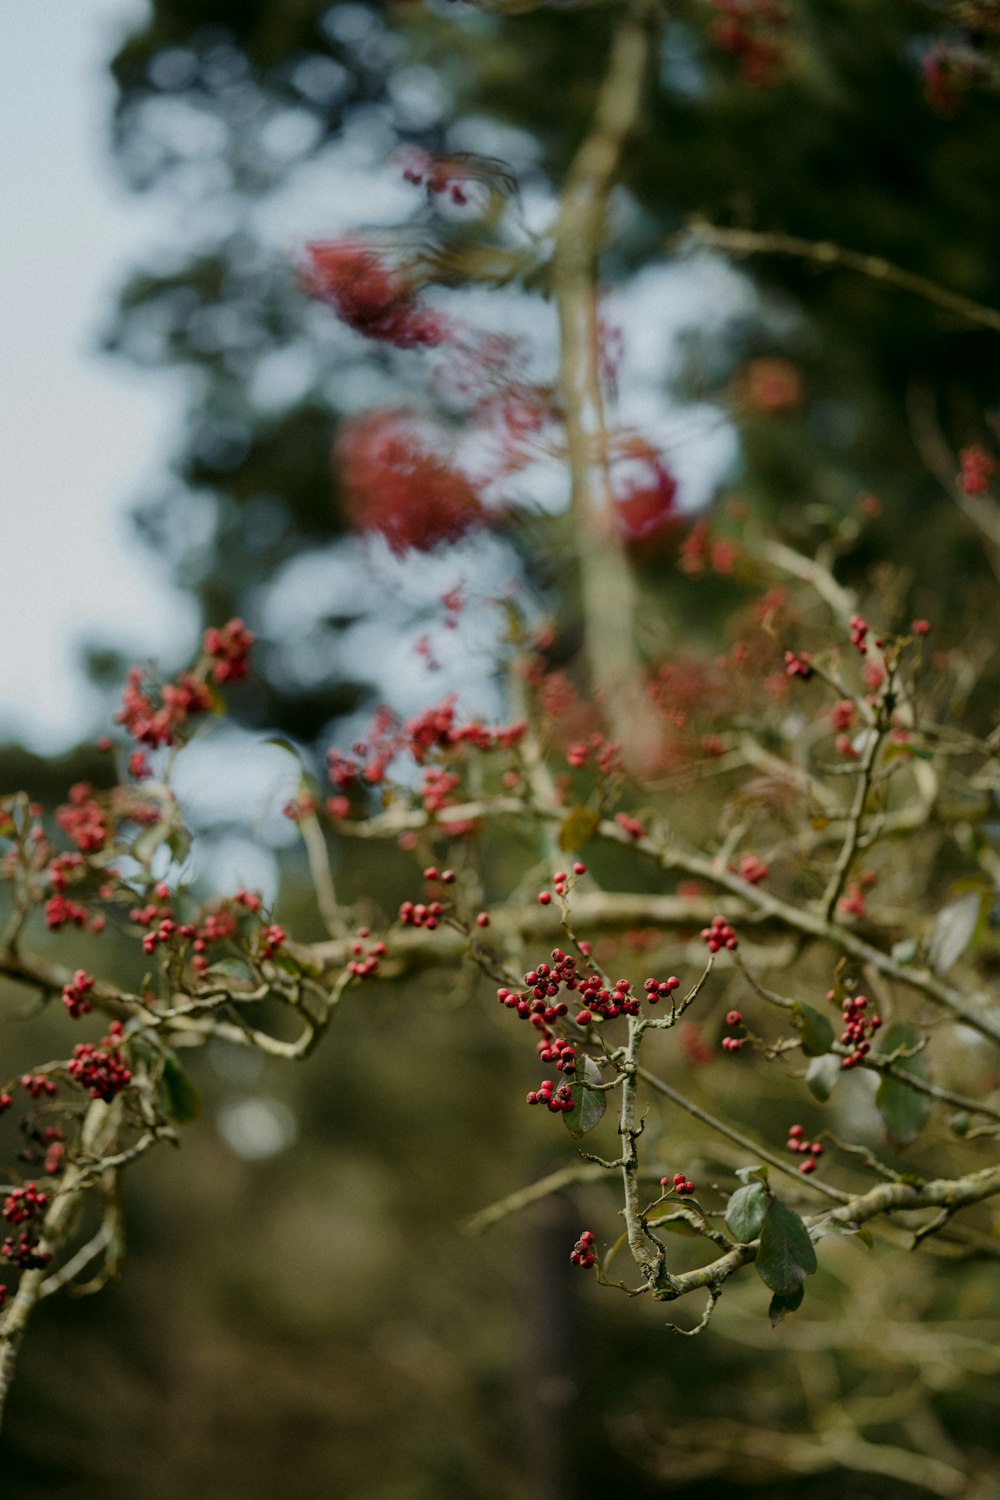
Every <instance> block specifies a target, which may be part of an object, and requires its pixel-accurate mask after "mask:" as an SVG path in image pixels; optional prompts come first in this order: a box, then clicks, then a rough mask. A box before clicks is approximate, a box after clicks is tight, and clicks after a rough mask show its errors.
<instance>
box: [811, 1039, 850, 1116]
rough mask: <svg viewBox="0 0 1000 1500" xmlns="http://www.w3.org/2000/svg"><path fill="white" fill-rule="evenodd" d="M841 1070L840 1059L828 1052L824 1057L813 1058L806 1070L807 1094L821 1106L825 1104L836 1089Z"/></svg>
mask: <svg viewBox="0 0 1000 1500" xmlns="http://www.w3.org/2000/svg"><path fill="white" fill-rule="evenodd" d="M842 1071H843V1070H842V1068H841V1065H840V1058H839V1057H837V1056H836V1055H835V1054H834V1053H832V1052H828V1053H827V1054H826V1056H825V1057H814V1058H812V1059H811V1061H810V1063H809V1066H808V1068H806V1084H807V1086H808V1088H809V1092H810V1093H811V1094H812V1095H813V1097H814V1098H815V1099H818V1100H819V1101H820V1103H821V1104H825V1103H826V1101H827V1100H828V1099H829V1097H830V1095H831V1094H832V1093H833V1090H834V1088H835V1087H836V1084H837V1080H838V1079H839V1078H840V1075H841V1072H842Z"/></svg>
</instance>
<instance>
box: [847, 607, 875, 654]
mask: <svg viewBox="0 0 1000 1500" xmlns="http://www.w3.org/2000/svg"><path fill="white" fill-rule="evenodd" d="M870 629H871V627H870V625H869V624H868V621H867V620H864V619H862V617H861V616H860V615H852V616H851V645H852V646H853V647H854V648H855V650H857V651H859V652H860V653H861V655H862V656H864V655H866V654H867V651H868V647H867V645H866V638H867V636H868V631H869V630H870Z"/></svg>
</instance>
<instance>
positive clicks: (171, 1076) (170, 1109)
mask: <svg viewBox="0 0 1000 1500" xmlns="http://www.w3.org/2000/svg"><path fill="white" fill-rule="evenodd" d="M160 1098H161V1100H162V1103H163V1108H164V1109H165V1110H166V1112H167V1114H168V1115H169V1116H170V1118H171V1119H172V1120H176V1121H177V1123H178V1125H190V1123H191V1121H192V1120H197V1118H198V1116H199V1115H200V1114H201V1110H202V1103H201V1095H200V1094H199V1092H198V1090H197V1089H196V1088H195V1086H194V1084H193V1083H192V1082H191V1079H190V1078H189V1077H188V1075H187V1074H186V1073H185V1071H184V1069H183V1068H182V1067H181V1065H180V1063H179V1062H178V1061H177V1057H176V1054H175V1053H173V1052H166V1053H165V1054H164V1057H163V1072H162V1074H161V1075H160Z"/></svg>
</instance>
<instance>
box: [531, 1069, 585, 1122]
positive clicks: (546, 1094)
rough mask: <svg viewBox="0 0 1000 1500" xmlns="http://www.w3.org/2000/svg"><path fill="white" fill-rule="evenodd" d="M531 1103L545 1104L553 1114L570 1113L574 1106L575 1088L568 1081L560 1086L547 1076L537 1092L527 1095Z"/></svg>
mask: <svg viewBox="0 0 1000 1500" xmlns="http://www.w3.org/2000/svg"><path fill="white" fill-rule="evenodd" d="M527 1100H528V1103H529V1104H544V1105H545V1106H546V1108H547V1109H549V1110H551V1112H552V1114H554V1115H557V1114H559V1113H562V1114H569V1112H570V1110H572V1109H573V1107H574V1103H575V1101H574V1099H573V1090H572V1089H571V1088H570V1086H569V1084H568V1083H561V1084H560V1085H559V1087H558V1088H556V1086H555V1084H554V1083H553V1082H552V1080H551V1078H545V1079H543V1080H542V1082H541V1083H540V1084H539V1086H538V1089H537V1092H534V1093H530V1094H528V1095H527Z"/></svg>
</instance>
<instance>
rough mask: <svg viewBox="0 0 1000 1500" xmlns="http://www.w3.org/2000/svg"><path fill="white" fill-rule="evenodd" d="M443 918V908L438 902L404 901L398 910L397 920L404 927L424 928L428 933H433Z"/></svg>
mask: <svg viewBox="0 0 1000 1500" xmlns="http://www.w3.org/2000/svg"><path fill="white" fill-rule="evenodd" d="M443 916H444V906H443V905H442V904H441V902H440V901H431V902H429V903H426V904H425V903H424V902H423V901H416V902H414V901H404V902H403V904H402V905H401V906H400V908H399V920H400V921H401V922H402V924H403V926H404V927H426V928H427V930H428V932H433V931H434V929H435V927H436V926H437V925H438V923H439V922H440V920H441V918H442V917H443Z"/></svg>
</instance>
